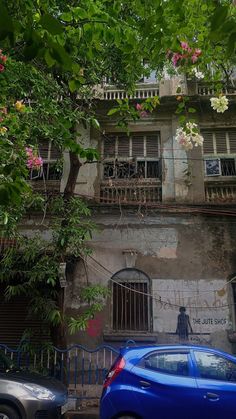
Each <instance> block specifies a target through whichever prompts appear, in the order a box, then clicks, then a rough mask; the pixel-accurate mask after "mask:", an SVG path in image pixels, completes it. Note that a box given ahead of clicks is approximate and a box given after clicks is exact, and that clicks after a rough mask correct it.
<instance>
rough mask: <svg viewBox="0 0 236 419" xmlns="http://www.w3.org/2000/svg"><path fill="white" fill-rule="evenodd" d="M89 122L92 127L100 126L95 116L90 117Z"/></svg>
mask: <svg viewBox="0 0 236 419" xmlns="http://www.w3.org/2000/svg"><path fill="white" fill-rule="evenodd" d="M91 124H92V126H93V127H94V128H97V129H98V128H100V124H99V122H98V120H97V119H96V118H91Z"/></svg>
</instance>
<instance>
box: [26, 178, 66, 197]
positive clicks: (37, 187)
mask: <svg viewBox="0 0 236 419" xmlns="http://www.w3.org/2000/svg"><path fill="white" fill-rule="evenodd" d="M30 185H31V186H32V188H33V190H34V191H35V192H39V193H45V194H48V193H50V194H57V193H59V192H60V185H61V181H60V180H45V181H44V180H31V181H30Z"/></svg>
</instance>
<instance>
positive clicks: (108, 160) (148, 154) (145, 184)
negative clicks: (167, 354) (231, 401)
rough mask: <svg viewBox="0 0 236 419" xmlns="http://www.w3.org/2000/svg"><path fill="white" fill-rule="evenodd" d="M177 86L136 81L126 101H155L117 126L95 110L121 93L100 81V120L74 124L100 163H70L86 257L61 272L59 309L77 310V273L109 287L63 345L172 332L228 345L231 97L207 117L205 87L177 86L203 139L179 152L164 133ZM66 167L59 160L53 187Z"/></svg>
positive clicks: (234, 138) (235, 153) (233, 194)
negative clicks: (89, 231)
mask: <svg viewBox="0 0 236 419" xmlns="http://www.w3.org/2000/svg"><path fill="white" fill-rule="evenodd" d="M179 84H180V81H179V80H175V79H172V80H165V81H164V82H163V83H153V82H152V83H144V84H140V85H137V89H136V92H135V94H134V95H133V97H131V98H130V100H131V101H133V103H140V102H141V101H142V99H144V98H146V97H152V96H155V95H160V97H161V105H160V106H159V107H158V108H157V109H156V110H155V111H154V112H153V113H151V114H149V115H148V116H146V117H145V118H143V119H140V120H139V121H136V122H130V125H129V131H130V134H129V135H127V133H126V132H124V130H123V131H122V130H121V129H119V128H117V121H116V120H112V119H111V117H108V116H107V113H108V111H109V109H110V108H111V107H114V106H115V104H116V99H122V98H125V97H126V93H125V92H124V91H123V90H118V89H116V88H115V87H114V86H107V85H105V86H104V87H103V89H100V90H99V91H98V93H97V99H96V106H97V115H98V119H99V122H100V125H101V129H100V130H95V129H91V130H90V131H84V132H83V134H82V140H83V141H84V145H86V146H88V145H89V146H92V147H97V148H98V149H99V152H100V156H101V160H100V161H99V162H98V163H96V164H87V165H84V167H82V168H81V171H80V175H79V177H78V181H77V190H76V192H77V193H78V194H79V195H81V196H85V197H86V198H90V199H91V206H92V208H93V218H94V221H95V222H96V224H97V226H98V230H97V231H96V232H94V235H93V239H92V240H91V242H90V243H89V245H90V247H91V248H92V251H93V252H92V255H91V256H88V257H87V258H86V260H81V261H80V262H79V263H78V266H77V273H76V275H75V277H74V278H73V280H71V281H70V280H69V281H68V286H67V288H66V299H65V308H66V312H67V313H68V314H73V315H75V314H76V313H78V312H79V310H80V301H79V290H80V288H81V286H83V284H86V281H89V282H90V283H99V284H102V285H105V286H108V287H109V289H110V294H109V297H108V299H107V302H106V304H105V308H104V310H103V311H102V312H101V313H98V314H97V315H96V316H95V318H94V319H91V320H90V321H89V324H88V328H87V330H86V331H84V332H81V333H80V334H78V336H68V343H75V342H77V341H78V340H79V341H80V342H82V343H85V344H87V345H88V346H96V345H98V344H101V343H103V342H106V343H111V344H117V345H118V344H121V343H122V342H124V341H126V340H129V339H131V340H135V341H138V342H143V343H148V342H156V343H168V342H170V343H172V342H179V341H183V340H184V341H186V342H193V343H199V344H207V345H212V346H217V347H221V348H223V349H226V350H228V351H234V343H233V342H234V333H233V331H234V330H236V323H235V322H236V319H235V302H236V292H235V290H236V266H235V244H234V237H235V231H236V227H235V222H234V220H235V199H236V163H235V159H236V121H235V116H234V114H235V106H236V105H235V97H234V95H233V94H231V95H229V96H228V97H229V99H230V107H229V110H228V111H227V112H225V113H224V114H222V115H221V114H217V113H216V112H214V111H213V110H212V108H211V106H210V100H209V99H210V97H212V95H213V94H214V92H213V91H212V89H210V88H209V87H208V86H207V85H205V86H204V85H197V83H193V82H185V83H182V92H183V93H185V94H188V95H190V102H189V103H190V106H193V107H194V108H195V109H196V110H197V113H196V120H197V122H198V124H199V126H200V130H201V133H202V135H203V137H204V145H203V147H196V148H194V149H193V150H191V151H189V152H186V151H185V150H183V149H182V148H181V147H180V146H179V144H178V143H177V142H176V140H175V132H176V129H177V127H178V116H177V115H176V113H175V111H176V108H177V100H176V87H177V86H178V85H179ZM66 176H67V171H66V166H65V168H64V177H63V181H62V185H61V187H62V190H63V186H64V184H65V182H66ZM183 330H184V335H183Z"/></svg>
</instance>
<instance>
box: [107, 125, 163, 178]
mask: <svg viewBox="0 0 236 419" xmlns="http://www.w3.org/2000/svg"><path fill="white" fill-rule="evenodd" d="M103 159H104V164H103V178H104V179H129V178H144V179H150V178H160V175H161V173H160V171H161V170H160V169H161V165H160V135H159V133H158V132H151V133H143V132H141V133H133V134H131V135H130V136H128V135H126V134H106V136H104V137H103Z"/></svg>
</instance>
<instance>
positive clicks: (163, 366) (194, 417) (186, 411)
mask: <svg viewBox="0 0 236 419" xmlns="http://www.w3.org/2000/svg"><path fill="white" fill-rule="evenodd" d="M132 388H133V391H134V394H135V397H136V403H137V406H138V409H137V410H138V412H139V413H140V415H141V417H142V418H145V419H156V418H158V419H170V418H171V419H177V418H178V419H179V418H181V419H190V418H191V419H199V416H198V414H197V412H196V409H197V398H196V394H195V390H196V379H195V377H194V376H193V367H192V362H191V357H190V354H189V351H188V350H187V349H186V350H178V351H173V350H164V351H162V350H158V351H155V352H152V353H151V354H149V355H147V356H145V357H144V358H143V359H141V361H140V362H139V363H138V364H137V365H136V366H135V367H133V369H132Z"/></svg>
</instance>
